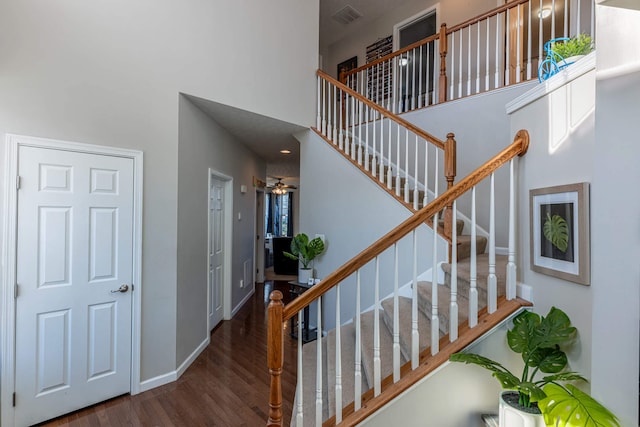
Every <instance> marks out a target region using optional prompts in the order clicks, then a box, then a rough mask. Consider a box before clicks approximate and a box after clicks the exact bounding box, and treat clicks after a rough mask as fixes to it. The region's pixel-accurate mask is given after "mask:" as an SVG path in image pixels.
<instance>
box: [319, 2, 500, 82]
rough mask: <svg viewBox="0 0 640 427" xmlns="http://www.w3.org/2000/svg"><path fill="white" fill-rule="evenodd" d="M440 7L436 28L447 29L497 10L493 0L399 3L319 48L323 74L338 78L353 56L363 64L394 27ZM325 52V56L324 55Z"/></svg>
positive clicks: (355, 24)
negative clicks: (374, 45) (369, 50)
mask: <svg viewBox="0 0 640 427" xmlns="http://www.w3.org/2000/svg"><path fill="white" fill-rule="evenodd" d="M438 4H439V8H440V16H439V17H436V19H437V20H438V23H439V24H442V23H446V24H447V25H448V26H449V27H451V26H454V25H457V24H460V23H462V22H463V21H465V20H466V19H469V18H473V17H474V16H478V15H480V14H481V13H484V12H487V11H489V10H491V9H492V8H494V7H496V6H497V1H496V0H440V1H438V0H428V1H424V0H407V1H404V2H401V3H400V4H398V5H397V7H394V8H393V10H391V11H389V13H386V14H385V15H383V16H381V17H380V18H378V19H376V20H375V21H374V22H372V23H371V24H368V25H366V26H363V25H358V21H356V22H354V23H353V24H350V25H351V26H353V30H351V31H350V32H349V34H347V35H346V36H345V37H343V38H342V39H340V40H338V41H337V42H334V43H332V44H331V45H329V46H327V47H326V48H325V47H321V50H322V52H323V70H325V71H326V72H327V73H328V74H329V75H331V76H333V77H337V76H336V73H337V66H338V64H339V63H341V62H342V61H345V60H347V59H349V58H351V57H353V56H358V66H361V65H365V64H366V50H367V46H369V45H370V44H372V43H375V42H376V41H378V40H379V39H382V38H384V37H388V36H390V35H392V34H393V26H394V25H396V24H398V23H400V22H402V21H404V20H405V19H408V18H410V17H412V16H414V15H416V14H418V13H420V12H422V11H424V10H427V9H431V8H432V7H435V6H436V5H438ZM324 52H326V53H324Z"/></svg>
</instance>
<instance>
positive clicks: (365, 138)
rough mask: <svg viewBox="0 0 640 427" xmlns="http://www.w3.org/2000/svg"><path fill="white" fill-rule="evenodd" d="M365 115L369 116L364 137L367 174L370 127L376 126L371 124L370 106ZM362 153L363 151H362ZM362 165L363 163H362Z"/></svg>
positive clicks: (366, 106)
mask: <svg viewBox="0 0 640 427" xmlns="http://www.w3.org/2000/svg"><path fill="white" fill-rule="evenodd" d="M364 108H365V115H366V116H367V121H366V126H367V127H366V130H367V132H366V134H365V137H364V170H366V171H367V172H368V171H369V127H371V126H374V127H375V124H374V123H373V122H371V123H370V122H369V114H370V113H369V106H368V105H365V106H364ZM360 152H361V153H362V150H361V151H360ZM361 164H362V163H361Z"/></svg>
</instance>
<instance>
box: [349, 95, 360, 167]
mask: <svg viewBox="0 0 640 427" xmlns="http://www.w3.org/2000/svg"><path fill="white" fill-rule="evenodd" d="M352 100H353V102H352V104H351V114H352V120H351V126H352V128H351V160H355V159H356V123H357V120H358V117H357V115H356V111H357V110H356V106H357V105H358V104H357V103H359V102H360V101H358V100H357V99H356V97H355V96H354V97H353V98H352Z"/></svg>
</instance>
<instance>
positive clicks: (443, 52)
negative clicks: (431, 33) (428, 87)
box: [438, 24, 447, 103]
mask: <svg viewBox="0 0 640 427" xmlns="http://www.w3.org/2000/svg"><path fill="white" fill-rule="evenodd" d="M438 86H439V91H438V103H442V102H445V101H446V100H447V24H442V25H440V82H439V84H438Z"/></svg>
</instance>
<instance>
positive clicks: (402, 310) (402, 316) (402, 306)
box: [382, 297, 431, 360]
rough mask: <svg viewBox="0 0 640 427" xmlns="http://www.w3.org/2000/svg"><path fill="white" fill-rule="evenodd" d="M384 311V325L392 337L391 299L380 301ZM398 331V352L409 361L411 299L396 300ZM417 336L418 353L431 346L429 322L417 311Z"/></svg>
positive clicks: (400, 298) (401, 298)
mask: <svg viewBox="0 0 640 427" xmlns="http://www.w3.org/2000/svg"><path fill="white" fill-rule="evenodd" d="M382 308H383V309H384V317H383V318H384V323H385V325H386V326H387V329H389V331H391V334H392V336H393V298H387V299H385V300H384V301H382ZM398 313H399V326H400V327H399V331H400V351H401V352H402V355H403V356H404V358H405V359H407V360H410V359H411V342H412V338H411V336H412V310H411V299H410V298H406V297H399V298H398ZM418 335H419V347H420V351H422V350H424V349H425V348H427V347H429V346H430V345H431V322H430V321H429V319H428V318H427V317H426V316H425V315H424V313H422V312H421V311H420V310H418Z"/></svg>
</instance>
